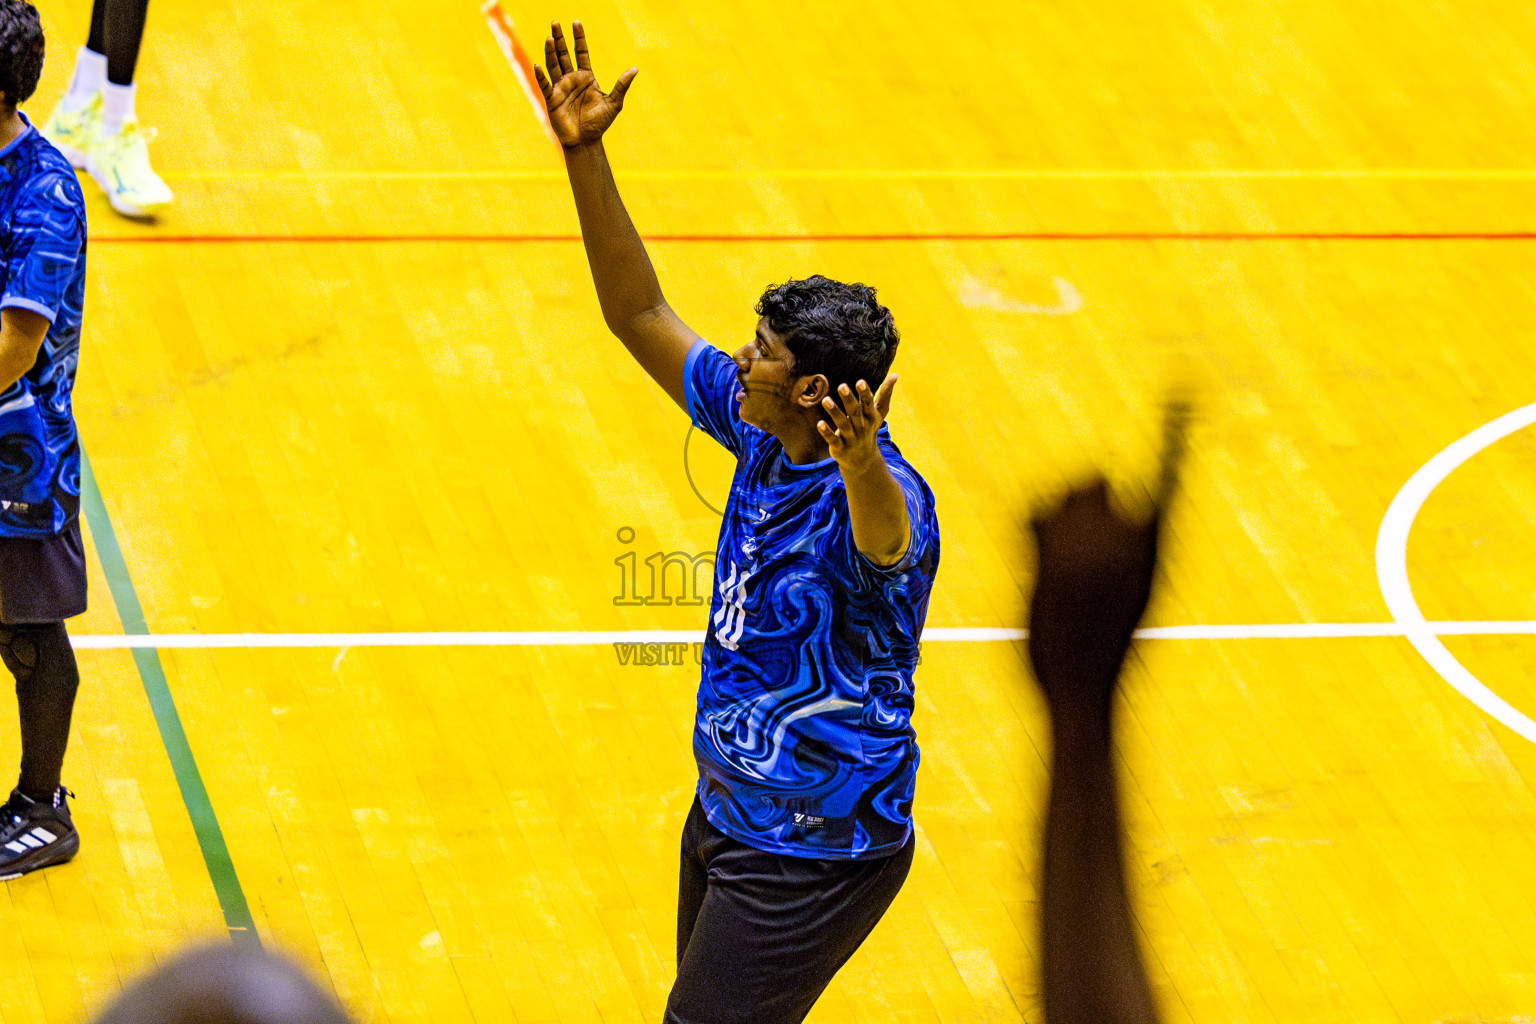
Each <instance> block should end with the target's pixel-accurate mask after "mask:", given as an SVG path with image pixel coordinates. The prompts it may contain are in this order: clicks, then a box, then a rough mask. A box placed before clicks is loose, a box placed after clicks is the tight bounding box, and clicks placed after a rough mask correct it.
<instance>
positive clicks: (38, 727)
mask: <svg viewBox="0 0 1536 1024" xmlns="http://www.w3.org/2000/svg"><path fill="white" fill-rule="evenodd" d="M0 659H3V660H4V661H5V667H6V668H8V669H10V671H11V675H13V676H15V677H16V707H17V710H18V711H19V712H20V716H21V780H20V781H19V782H18V783H17V786H16V788H17V789H19V790H20V791H21V792H22V794H23V795H24V796H26V797H29V798H30V799H32V800H36V801H38V802H40V803H42V802H51V801H52V800H53V795H54V793H55V791H57V790H58V788H59V784H60V783H59V775H60V773H61V772H62V771H63V768H64V751H65V748H66V747H67V746H68V745H69V723H70V719H71V717H72V716H73V714H74V708H75V693H76V691H77V690H78V689H79V687H80V671H79V669H78V668H77V667H76V665H75V652H74V649H73V648H72V647H70V645H69V634H68V633H66V632H65V630H64V623H62V622H51V623H48V624H46V625H37V626H0Z"/></svg>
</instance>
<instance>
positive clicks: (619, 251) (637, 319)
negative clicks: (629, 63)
mask: <svg viewBox="0 0 1536 1024" xmlns="http://www.w3.org/2000/svg"><path fill="white" fill-rule="evenodd" d="M571 34H572V36H573V37H574V41H575V45H576V58H575V60H574V62H573V61H572V59H571V54H570V50H569V49H568V48H567V47H566V42H565V34H564V33H563V32H562V31H561V30H560V23H559V22H555V23H554V24H553V25H551V26H550V37H549V38H548V39H546V40H545V41H544V63H545V65H546V66H547V67H548V69H549V71H548V74H547V75H546V74H545V71H544V69H543V68H539V67H537V66H535V67H534V75H535V77H536V78H538V80H539V88H540V89H542V90H544V102H545V103H546V104H547V105H548V107H549V122H550V126H551V127H552V128H554V130H555V136H556V137H557V138H558V139H559V140H560V144H561V145H562V146H564V147H565V168H566V172H567V173H568V174H569V175H570V179H571V193H572V195H574V196H575V197H576V214H577V216H578V217H579V218H580V220H581V240H582V242H583V243H584V244H585V245H586V248H587V264H588V266H590V267H591V268H592V283H593V284H594V285H596V286H597V301H598V304H599V305H600V306H602V309H603V320H604V322H606V323H607V324H608V329H609V330H610V331H612V332H613V333H614V335H616V336H617V337H618V339H619V340H620V341H622V342H623V343H624V347H625V348H627V349H629V352H630V354H631V355H633V356H634V357H635V360H636V361H637V362H639V364H640V366H641V367H642V368H643V369H644V370H645V372H646V373H648V374H650V375H651V378H652V379H653V380H655V381H656V383H658V384H660V385H661V387H662V390H664V391H665V392H666V393H667V394H668V395H670V396H671V397H672V400H673V401H674V402H676V403H677V404H678V405H679V406H680V407H683V408H684V409H686V403H685V401H684V398H683V361H684V360H685V359H686V357H687V355H688V350H689V349H690V348H691V347H692V346H693V343H694V342H695V341H697V340H698V335H697V334H695V333H694V332H693V331H691V330H689V329H688V326H687V325H686V324H684V323H683V322H682V321H681V320H680V319H678V316H677V314H676V313H674V312H672V307H671V306H669V305H667V300H666V298H665V297H664V296H663V295H662V294H661V284H660V282H658V281H657V280H656V271H655V269H654V268H653V267H652V266H651V258H650V257H649V256H648V255H646V252H645V243H643V242H642V241H641V240H640V234H639V232H637V231H636V230H635V225H634V223H633V222H631V221H630V219H629V213H628V211H626V210H625V209H624V202H623V200H621V199H620V198H619V189H618V186H617V185H615V184H614V181H613V172H612V171H611V170H610V169H609V167H608V155H607V154H606V153H605V152H604V151H603V133H604V132H606V131H607V130H608V127H609V126H610V125H612V124H613V121H614V118H616V117H618V115H619V111H620V110H622V109H623V107H624V94H625V93H626V92H628V91H629V84H630V83H631V82H633V81H634V80H635V75H637V74H639V72H638V71H637V70H636V69H635V68H630V69H629V70H628V71H626V72H624V73H623V74H622V75H620V76H619V79H618V81H617V82H615V83H614V84H613V89H612V90H611V91H610V92H607V93H604V92H603V91H602V90H601V89H600V88H598V85H597V78H596V76H594V75H593V74H592V60H591V57H590V56H589V54H588V52H587V34H586V31H585V30H584V29H583V28H582V27H581V22H579V21H578V22H575V23H574V24H573V25H572V26H571Z"/></svg>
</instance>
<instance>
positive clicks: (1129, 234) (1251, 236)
mask: <svg viewBox="0 0 1536 1024" xmlns="http://www.w3.org/2000/svg"><path fill="white" fill-rule="evenodd" d="M643 237H644V239H645V241H647V242H716V243H740V242H1511V241H1513V242H1529V241H1536V231H1403V232H1392V231H1381V232H1372V231H1362V232H1350V231H1258V232H1245V231H1212V232H1200V231H1105V232H1070V231H1003V232H975V233H953V234H949V233H934V234H867V235H858V234H825V235H818V234H804V235H768V234H763V235H645V236H643ZM90 241H91V242H94V243H97V244H113V243H122V244H132V243H145V244H155V243H160V244H164V243H179V244H185V245H196V244H210V243H234V242H261V243H291V242H305V243H316V244H319V243H328V242H362V243H370V242H372V243H380V242H502V243H548V242H579V241H581V236H580V235H491V234H486V235H101V236H94V237H92V238H91V239H90Z"/></svg>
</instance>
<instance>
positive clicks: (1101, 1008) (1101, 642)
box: [1029, 407, 1186, 1024]
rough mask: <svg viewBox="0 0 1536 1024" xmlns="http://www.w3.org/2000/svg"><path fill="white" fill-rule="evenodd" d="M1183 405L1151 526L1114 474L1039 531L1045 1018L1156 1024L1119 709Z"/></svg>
mask: <svg viewBox="0 0 1536 1024" xmlns="http://www.w3.org/2000/svg"><path fill="white" fill-rule="evenodd" d="M1185 415H1186V414H1185V411H1184V409H1183V408H1182V407H1175V408H1174V409H1171V410H1170V413H1169V420H1168V425H1167V438H1168V445H1167V449H1166V452H1165V455H1164V469H1163V479H1162V481H1161V485H1160V487H1159V493H1158V495H1157V497H1156V501H1155V506H1154V514H1153V516H1152V518H1151V521H1150V522H1148V523H1145V524H1140V523H1135V522H1131V521H1129V520H1127V519H1126V518H1124V517H1122V516H1121V515H1120V514H1118V513H1117V512H1116V511H1115V510H1114V509H1113V508H1112V507H1111V506H1110V503H1109V493H1108V488H1107V486H1106V485H1105V482H1104V480H1103V479H1102V478H1099V479H1096V480H1094V481H1093V482H1092V483H1090V484H1089V485H1087V486H1086V487H1082V488H1080V489H1078V490H1075V491H1073V492H1072V493H1071V494H1069V495H1068V496H1067V498H1066V500H1065V501H1064V502H1063V503H1062V504H1061V505H1060V507H1058V508H1056V509H1054V510H1052V511H1050V512H1049V513H1047V514H1045V515H1043V516H1041V517H1039V518H1037V519H1036V520H1035V521H1034V523H1033V524H1032V525H1033V529H1034V533H1035V539H1036V542H1037V547H1038V550H1039V555H1040V559H1039V561H1040V569H1039V577H1038V581H1037V583H1036V585H1035V593H1034V597H1033V598H1032V600H1031V602H1030V611H1029V658H1030V663H1031V664H1032V665H1033V667H1034V671H1035V678H1036V681H1037V682H1038V683H1039V685H1040V689H1041V691H1042V692H1043V693H1044V695H1045V699H1046V704H1047V706H1048V707H1049V710H1050V717H1051V732H1052V736H1053V750H1052V763H1051V786H1050V796H1049V806H1048V809H1047V811H1046V822H1045V866H1044V871H1043V881H1042V892H1041V898H1040V899H1041V946H1042V959H1043V963H1044V986H1043V987H1044V994H1045V1020H1046V1024H1156V1022H1157V1020H1158V1016H1157V1008H1156V1006H1155V1004H1154V1003H1153V1001H1152V990H1151V987H1150V986H1149V984H1148V982H1147V972H1146V968H1145V966H1144V965H1143V964H1142V961H1141V954H1140V951H1139V950H1138V949H1137V945H1136V931H1135V926H1134V925H1133V923H1132V919H1131V905H1130V900H1129V898H1128V897H1127V895H1126V887H1125V870H1124V865H1123V864H1122V862H1121V843H1122V842H1123V826H1122V823H1121V818H1120V804H1119V799H1118V795H1117V792H1116V786H1115V773H1114V767H1113V764H1112V762H1111V758H1110V741H1111V736H1112V730H1111V724H1112V723H1111V712H1112V709H1113V707H1114V694H1115V687H1116V684H1117V681H1118V679H1119V676H1120V668H1121V665H1122V663H1123V662H1124V660H1125V655H1126V653H1127V651H1128V650H1129V648H1130V643H1131V634H1132V631H1133V630H1134V629H1135V628H1136V623H1137V622H1138V621H1139V620H1140V619H1141V615H1142V612H1143V611H1145V610H1146V607H1147V600H1148V597H1149V596H1150V593H1151V588H1152V573H1153V569H1154V567H1155V565H1156V562H1157V533H1158V527H1159V521H1160V519H1161V517H1162V511H1163V509H1164V508H1165V507H1166V503H1167V500H1168V497H1169V495H1170V494H1171V492H1172V489H1173V484H1174V480H1175V477H1176V470H1177V464H1178V460H1179V453H1180V452H1181V451H1182V438H1183V424H1184V419H1185Z"/></svg>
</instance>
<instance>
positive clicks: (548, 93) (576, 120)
mask: <svg viewBox="0 0 1536 1024" xmlns="http://www.w3.org/2000/svg"><path fill="white" fill-rule="evenodd" d="M549 32H550V35H549V38H548V39H546V40H544V65H545V67H544V68H541V67H539V66H538V65H537V64H535V65H534V68H533V75H534V77H535V78H537V79H538V80H539V88H540V89H542V90H543V91H544V103H545V106H547V107H548V108H549V124H550V127H551V128H553V129H554V130H555V137H556V138H558V139H559V140H560V144H561V145H562V146H564V147H565V148H566V149H574V148H575V147H577V146H585V145H590V144H591V143H594V142H597V141H598V140H599V139H601V138H602V137H603V133H604V132H606V131H607V130H608V126H609V125H611V124H613V119H614V118H616V117H618V116H619V111H620V110H623V109H624V94H625V93H626V92H628V91H629V84H630V83H631V82H633V81H634V80H635V76H636V75H638V74H639V73H640V71H639V69H638V68H630V69H629V70H628V71H626V72H624V73H623V74H622V75H620V76H619V80H618V81H617V82H614V83H613V88H612V89H611V90H609V91H608V92H603V90H602V89H600V88H598V85H597V76H596V75H594V74H593V73H592V57H591V54H589V53H588V52H587V33H586V30H585V29H583V28H582V27H581V22H579V21H578V22H573V23H572V25H571V35H572V36H573V37H574V41H575V44H576V59H575V61H574V62H573V61H572V60H571V51H570V49H569V48H568V47H567V46H566V44H565V33H564V32H562V31H561V30H560V23H559V22H558V21H557V22H554V23H553V24H551V25H550V26H549ZM545 68H547V69H548V73H547V74H546V73H545Z"/></svg>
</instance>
